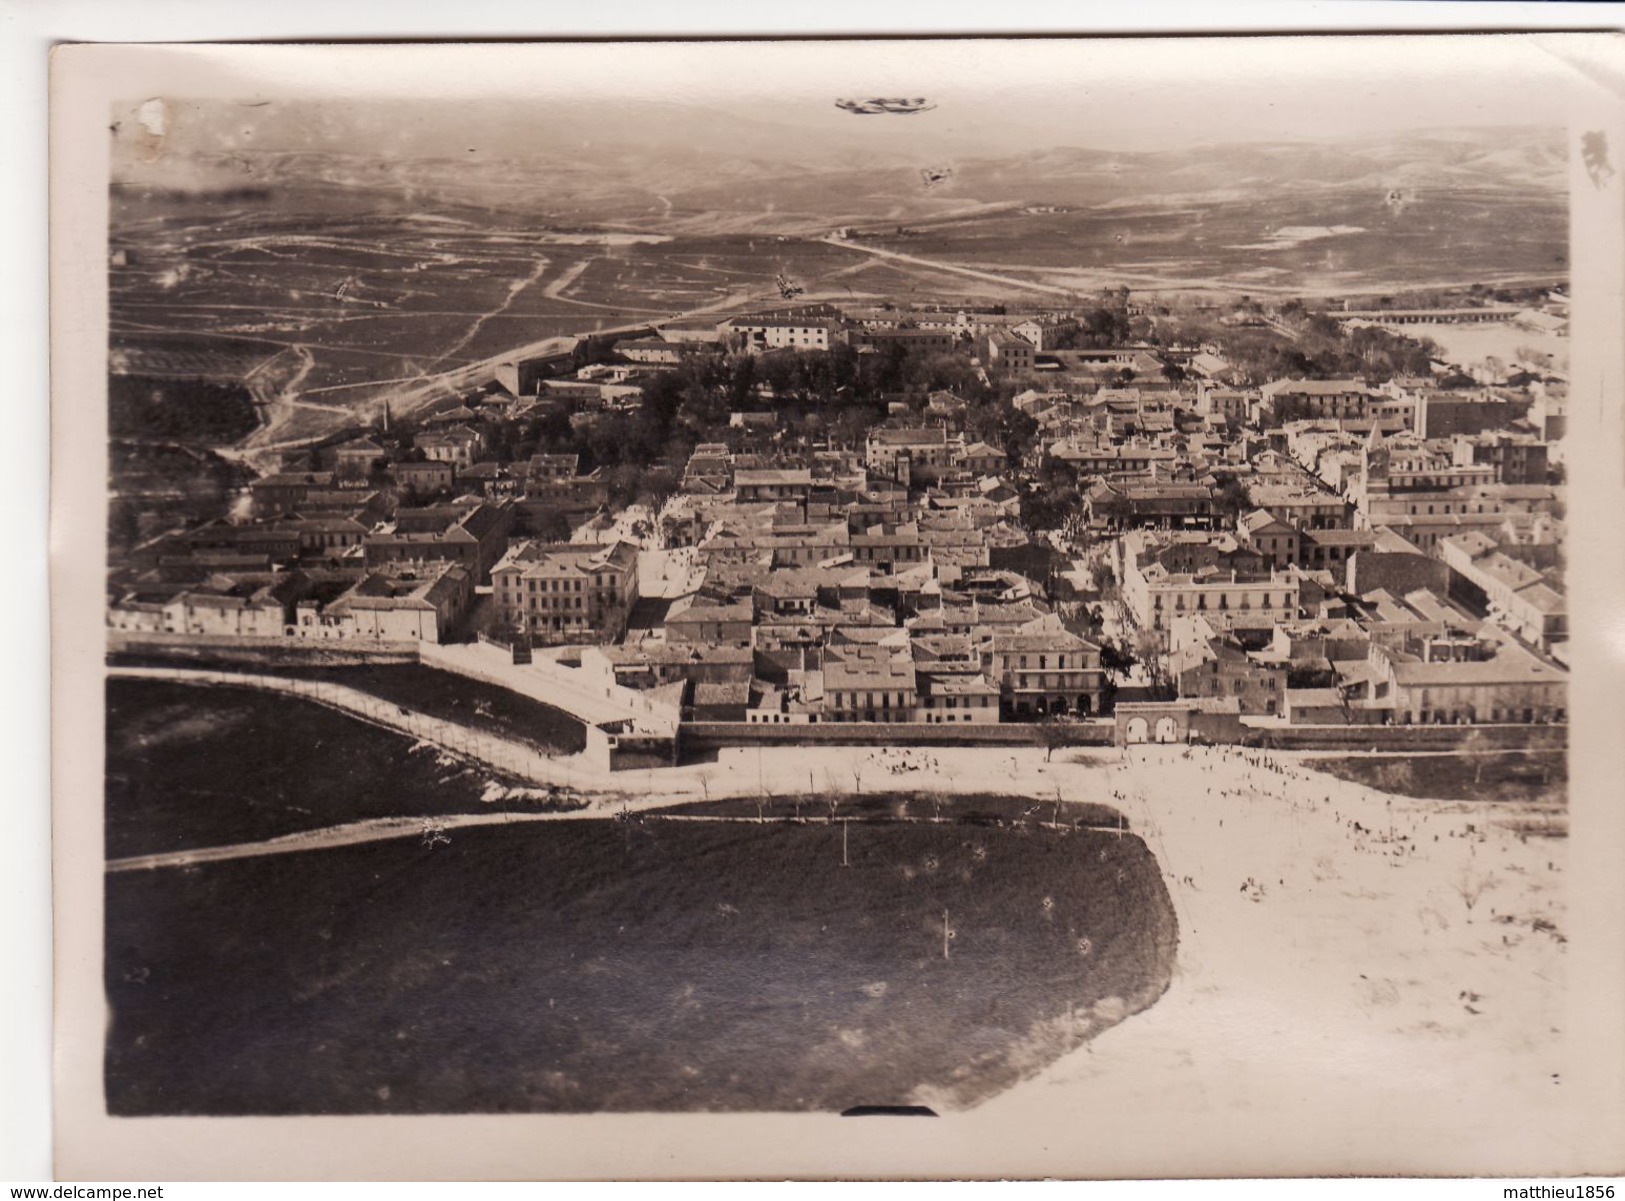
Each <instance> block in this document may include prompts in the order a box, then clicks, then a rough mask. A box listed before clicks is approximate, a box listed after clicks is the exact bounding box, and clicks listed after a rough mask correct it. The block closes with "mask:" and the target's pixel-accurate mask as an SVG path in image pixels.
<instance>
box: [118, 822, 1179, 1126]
mask: <svg viewBox="0 0 1625 1201" xmlns="http://www.w3.org/2000/svg"><path fill="white" fill-rule="evenodd" d="M850 857H851V864H852V865H851V867H849V868H842V867H841V866H840V863H841V831H840V830H839V829H838V828H835V827H831V826H823V825H806V826H798V825H792V824H785V823H774V824H768V825H757V824H755V823H745V822H715V823H712V822H679V821H651V822H646V823H641V824H640V823H636V822H625V823H622V822H613V821H599V820H578V821H568V822H558V823H548V824H546V825H545V826H542V825H532V826H508V827H481V828H478V829H467V830H458V831H455V832H453V834H452V836H451V842H450V843H449V844H447V845H440V846H435V847H432V848H431V847H426V846H423V845H421V844H419V843H416V842H401V841H395V842H387V843H375V844H370V845H365V846H352V847H344V848H338V849H333V850H325V851H315V852H306V853H300V854H293V855H278V856H267V857H263V858H256V859H240V860H233V861H228V862H221V863H214V864H208V865H205V866H202V867H198V868H194V869H188V870H185V871H152V872H128V873H119V874H117V875H113V876H110V877H108V882H107V942H106V946H107V960H106V983H107V990H108V997H109V1000H110V1002H111V1005H112V1012H113V1020H112V1025H111V1028H110V1032H109V1037H108V1043H107V1057H106V1082H107V1095H108V1105H109V1110H110V1111H111V1112H112V1113H114V1114H123V1115H141V1114H296V1113H431V1112H530V1111H537V1112H548V1111H592V1110H618V1111H639V1110H668V1111H669V1110H736V1111H737V1110H776V1111H784V1110H814V1111H839V1110H843V1109H846V1108H848V1107H849V1106H852V1105H859V1104H901V1103H906V1102H908V1101H910V1100H911V1099H914V1098H916V1097H918V1096H921V1095H922V1094H921V1090H922V1089H926V1090H933V1091H935V1095H937V1096H941V1095H942V1094H943V1093H946V1094H948V1095H950V1096H951V1097H952V1098H953V1099H954V1100H956V1101H957V1102H959V1103H970V1102H972V1101H975V1100H978V1099H981V1098H984V1097H986V1096H989V1095H991V1094H992V1093H995V1092H997V1091H999V1090H1001V1089H1003V1088H1005V1087H1007V1086H1008V1085H1010V1084H1011V1083H1013V1082H1014V1081H1015V1080H1017V1079H1018V1078H1020V1077H1021V1076H1023V1075H1025V1074H1028V1073H1030V1072H1032V1071H1036V1070H1037V1069H1038V1068H1040V1067H1042V1066H1043V1065H1044V1064H1045V1063H1047V1062H1049V1061H1050V1060H1052V1059H1053V1058H1055V1057H1056V1056H1057V1055H1059V1054H1060V1053H1062V1052H1063V1051H1064V1050H1065V1049H1067V1048H1068V1047H1069V1046H1070V1045H1072V1037H1073V1032H1074V1031H1075V1032H1076V1034H1078V1035H1087V1034H1088V1033H1090V1032H1097V1031H1098V1030H1100V1029H1103V1028H1105V1027H1106V1026H1108V1025H1110V1024H1112V1023H1113V1022H1115V1021H1116V1020H1119V1019H1121V1018H1122V1017H1123V1016H1124V1015H1126V1014H1128V1013H1133V1012H1136V1011H1138V1010H1139V1009H1141V1008H1143V1007H1145V1006H1146V1005H1148V1004H1150V1003H1151V1002H1152V1001H1154V1000H1155V999H1156V997H1158V996H1159V995H1160V994H1161V992H1162V991H1163V989H1164V988H1165V987H1166V985H1167V981H1168V979H1169V973H1170V970H1171V964H1172V961H1173V955H1174V950H1175V945H1176V942H1177V931H1176V924H1175V919H1174V915H1173V912H1172V909H1171V907H1170V904H1169V901H1168V897H1167V894H1166V892H1165V891H1164V888H1163V884H1162V879H1161V875H1160V871H1159V868H1158V865H1157V863H1156V862H1155V860H1154V858H1153V857H1152V856H1151V854H1150V853H1149V852H1148V851H1147V850H1146V848H1145V846H1144V845H1143V844H1142V843H1141V842H1140V841H1139V839H1137V838H1134V837H1132V836H1131V837H1124V838H1117V837H1114V836H1112V835H1110V834H1089V833H1067V832H1054V831H1049V830H1038V829H1023V830H1019V831H1008V832H1007V831H993V830H987V829H982V828H977V827H970V826H961V825H911V824H889V825H876V826H865V827H863V828H862V829H861V830H858V831H855V832H853V833H852V835H851V839H850ZM945 909H946V910H947V912H948V920H949V926H950V928H951V931H952V934H953V938H952V940H951V942H950V948H951V949H950V955H951V957H950V958H947V959H945V958H944V957H943V911H944V910H945ZM1073 1007H1075V1009H1076V1019H1075V1023H1074V1022H1073V1021H1071V1020H1069V1019H1068V1015H1069V1013H1071V1011H1072V1009H1073Z"/></svg>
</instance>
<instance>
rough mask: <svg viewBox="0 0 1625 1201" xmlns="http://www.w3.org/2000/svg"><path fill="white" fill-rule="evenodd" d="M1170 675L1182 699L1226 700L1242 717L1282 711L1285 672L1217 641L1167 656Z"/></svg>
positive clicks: (1282, 667) (1282, 666) (1279, 665)
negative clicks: (1230, 700)
mask: <svg viewBox="0 0 1625 1201" xmlns="http://www.w3.org/2000/svg"><path fill="white" fill-rule="evenodd" d="M1169 660H1170V661H1169V665H1168V666H1169V674H1170V675H1171V676H1172V677H1173V678H1174V680H1175V682H1176V683H1177V684H1178V686H1179V695H1180V697H1181V698H1182V699H1183V698H1209V697H1227V698H1231V699H1234V700H1235V701H1236V702H1237V704H1239V705H1240V707H1241V712H1242V713H1245V714H1252V715H1260V716H1269V717H1273V716H1275V715H1277V714H1280V713H1283V712H1284V711H1285V703H1286V684H1287V668H1286V664H1284V663H1281V662H1271V661H1270V660H1269V659H1267V658H1265V657H1263V656H1261V655H1257V654H1249V653H1248V652H1246V651H1244V650H1243V649H1241V647H1239V646H1236V645H1235V644H1234V643H1231V642H1226V641H1224V640H1222V639H1219V638H1212V639H1208V640H1207V641H1204V642H1195V643H1191V644H1187V645H1186V646H1184V647H1182V648H1181V649H1180V650H1179V651H1177V652H1175V653H1173V654H1172V655H1170V656H1169Z"/></svg>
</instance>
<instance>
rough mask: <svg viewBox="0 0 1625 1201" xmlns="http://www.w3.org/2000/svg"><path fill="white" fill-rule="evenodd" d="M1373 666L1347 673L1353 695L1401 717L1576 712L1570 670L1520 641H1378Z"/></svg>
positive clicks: (1413, 720) (1476, 718) (1560, 716)
mask: <svg viewBox="0 0 1625 1201" xmlns="http://www.w3.org/2000/svg"><path fill="white" fill-rule="evenodd" d="M1367 667H1368V669H1367V670H1366V671H1365V672H1362V673H1351V674H1350V675H1349V676H1348V677H1347V682H1346V683H1345V684H1344V691H1345V695H1347V696H1348V697H1349V699H1350V702H1351V703H1352V704H1353V705H1355V706H1357V707H1358V708H1361V709H1364V710H1368V711H1369V710H1375V711H1377V713H1379V714H1383V715H1386V716H1387V717H1388V718H1389V719H1390V720H1392V721H1394V722H1396V723H1399V724H1401V725H1427V724H1441V723H1448V724H1454V723H1460V722H1554V721H1555V722H1561V721H1565V720H1566V719H1567V715H1568V673H1567V672H1566V671H1564V670H1563V669H1562V668H1561V667H1559V666H1558V665H1557V664H1555V663H1552V662H1550V661H1548V660H1544V659H1542V658H1540V657H1538V656H1537V655H1534V654H1532V653H1531V652H1529V651H1527V650H1525V649H1523V648H1522V647H1520V646H1518V645H1517V644H1516V643H1512V642H1506V643H1501V644H1483V643H1476V642H1469V643H1466V644H1464V643H1463V642H1462V640H1460V639H1454V638H1451V639H1438V640H1410V641H1407V642H1405V643H1404V644H1403V645H1401V646H1398V647H1394V646H1389V645H1386V644H1384V643H1381V642H1375V641H1374V642H1373V643H1372V645H1371V655H1370V659H1369V661H1368V665H1367Z"/></svg>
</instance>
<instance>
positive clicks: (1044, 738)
mask: <svg viewBox="0 0 1625 1201" xmlns="http://www.w3.org/2000/svg"><path fill="white" fill-rule="evenodd" d="M1033 740H1034V741H1035V742H1037V743H1038V745H1039V746H1041V747H1043V748H1044V762H1045V763H1048V762H1049V761H1050V757H1051V756H1053V755H1054V754H1055V751H1056V749H1057V748H1059V747H1066V746H1076V745H1077V743H1078V731H1077V728H1076V727H1075V726H1074V725H1073V724H1072V723H1071V722H1069V721H1065V720H1063V719H1061V718H1058V717H1050V718H1046V719H1045V720H1044V721H1041V722H1039V723H1038V724H1037V725H1036V726H1034V727H1033Z"/></svg>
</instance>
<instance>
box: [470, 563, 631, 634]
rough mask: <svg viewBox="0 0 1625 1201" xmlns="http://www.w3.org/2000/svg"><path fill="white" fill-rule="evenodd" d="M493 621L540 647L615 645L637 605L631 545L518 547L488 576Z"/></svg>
mask: <svg viewBox="0 0 1625 1201" xmlns="http://www.w3.org/2000/svg"><path fill="white" fill-rule="evenodd" d="M491 585H492V595H493V597H494V599H495V607H496V616H497V620H498V621H499V622H501V623H502V624H503V625H506V626H509V627H511V628H513V629H515V630H518V631H519V632H520V633H522V634H526V635H529V636H530V637H531V638H532V639H533V640H534V641H536V642H539V643H569V642H589V641H613V640H614V639H616V638H618V637H619V636H620V634H621V632H622V631H623V630H624V629H625V628H626V619H627V616H628V615H629V614H630V613H631V611H632V606H633V605H634V604H635V603H636V601H637V595H638V552H637V548H636V547H635V546H632V545H631V544H630V543H625V542H617V543H614V544H613V545H609V546H602V545H595V544H585V543H563V544H549V543H540V542H522V543H520V544H519V545H517V546H515V547H513V548H512V549H511V550H509V551H508V553H507V554H506V555H504V556H503V557H502V561H501V562H500V563H498V564H497V565H496V566H495V567H494V568H492V570H491Z"/></svg>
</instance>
